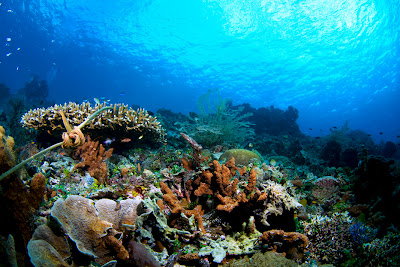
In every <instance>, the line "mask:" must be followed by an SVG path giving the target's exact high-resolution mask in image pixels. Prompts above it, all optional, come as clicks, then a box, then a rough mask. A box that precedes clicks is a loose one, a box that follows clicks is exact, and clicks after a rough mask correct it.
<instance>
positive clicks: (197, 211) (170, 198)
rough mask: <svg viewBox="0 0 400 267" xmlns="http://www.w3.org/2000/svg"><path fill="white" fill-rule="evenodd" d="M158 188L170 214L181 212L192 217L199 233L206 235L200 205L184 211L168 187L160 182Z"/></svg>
mask: <svg viewBox="0 0 400 267" xmlns="http://www.w3.org/2000/svg"><path fill="white" fill-rule="evenodd" d="M160 188H161V191H162V192H163V194H164V195H163V199H164V201H165V202H166V203H167V205H168V206H169V208H170V209H171V213H172V214H180V213H181V212H182V213H183V214H185V216H187V217H191V216H192V215H194V218H195V219H196V221H197V225H198V227H199V229H200V230H201V232H203V233H206V230H205V229H204V226H203V219H202V217H201V216H202V215H203V214H204V211H203V208H202V206H201V205H197V206H196V207H195V208H194V209H193V210H185V209H184V208H183V205H182V203H181V202H180V201H179V200H178V198H177V197H176V195H175V194H174V193H173V192H172V190H171V189H170V188H169V187H168V185H166V184H165V183H164V182H160Z"/></svg>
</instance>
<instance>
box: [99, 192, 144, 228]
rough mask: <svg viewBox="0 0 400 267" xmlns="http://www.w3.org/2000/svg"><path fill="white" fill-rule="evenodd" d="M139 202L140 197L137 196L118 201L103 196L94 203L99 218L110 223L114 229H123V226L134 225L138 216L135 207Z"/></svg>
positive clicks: (140, 200)
mask: <svg viewBox="0 0 400 267" xmlns="http://www.w3.org/2000/svg"><path fill="white" fill-rule="evenodd" d="M141 202H142V199H141V198H139V197H136V198H134V199H124V200H121V201H119V202H115V201H114V200H111V199H105V198H103V199H100V200H97V201H96V202H95V204H94V205H95V207H96V209H97V211H98V212H99V217H100V219H102V220H104V221H107V222H110V223H112V225H113V228H114V229H116V230H118V231H123V230H124V227H131V228H133V227H134V225H135V221H136V218H137V217H138V214H137V211H136V209H137V207H138V205H139V204H140V203H141Z"/></svg>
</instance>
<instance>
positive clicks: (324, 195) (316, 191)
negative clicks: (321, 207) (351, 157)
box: [312, 176, 341, 201]
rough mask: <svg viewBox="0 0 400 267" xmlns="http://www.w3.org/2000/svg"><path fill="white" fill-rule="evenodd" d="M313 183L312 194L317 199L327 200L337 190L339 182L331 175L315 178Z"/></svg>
mask: <svg viewBox="0 0 400 267" xmlns="http://www.w3.org/2000/svg"><path fill="white" fill-rule="evenodd" d="M313 184H314V187H313V188H312V195H313V196H314V197H315V198H316V199H317V200H319V201H327V200H329V199H331V198H332V197H334V196H335V195H336V193H337V192H338V191H339V189H340V184H341V182H340V180H339V179H336V178H335V177H333V176H323V177H321V178H318V179H316V180H315V181H314V182H313Z"/></svg>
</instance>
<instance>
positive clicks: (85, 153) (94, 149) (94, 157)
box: [74, 137, 113, 184]
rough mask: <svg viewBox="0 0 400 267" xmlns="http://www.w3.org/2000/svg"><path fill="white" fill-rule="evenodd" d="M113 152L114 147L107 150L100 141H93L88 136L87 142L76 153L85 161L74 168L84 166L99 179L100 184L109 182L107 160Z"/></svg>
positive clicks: (91, 174)
mask: <svg viewBox="0 0 400 267" xmlns="http://www.w3.org/2000/svg"><path fill="white" fill-rule="evenodd" d="M112 152H113V149H112V148H110V149H109V150H107V151H106V150H105V148H104V147H103V145H102V144H99V141H96V142H94V141H91V140H90V137H88V140H87V142H85V143H84V144H83V145H81V146H80V147H78V149H77V150H76V151H75V155H77V156H79V157H81V158H82V159H83V161H82V162H79V163H78V164H76V165H75V167H74V170H76V169H78V168H83V169H85V170H87V171H88V172H89V174H90V176H91V177H93V178H95V179H97V180H98V181H99V184H104V183H106V182H107V175H108V171H107V163H106V162H105V160H106V159H108V158H109V157H111V154H112Z"/></svg>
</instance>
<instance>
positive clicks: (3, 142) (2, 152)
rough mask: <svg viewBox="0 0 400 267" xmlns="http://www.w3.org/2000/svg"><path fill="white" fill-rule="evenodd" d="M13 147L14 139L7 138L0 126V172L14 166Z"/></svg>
mask: <svg viewBox="0 0 400 267" xmlns="http://www.w3.org/2000/svg"><path fill="white" fill-rule="evenodd" d="M14 146H15V142H14V138H12V137H11V136H7V135H6V131H5V130H4V127H3V126H0V172H5V171H6V170H9V169H10V168H11V167H13V166H14V165H15V154H14ZM0 180H1V179H0Z"/></svg>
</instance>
